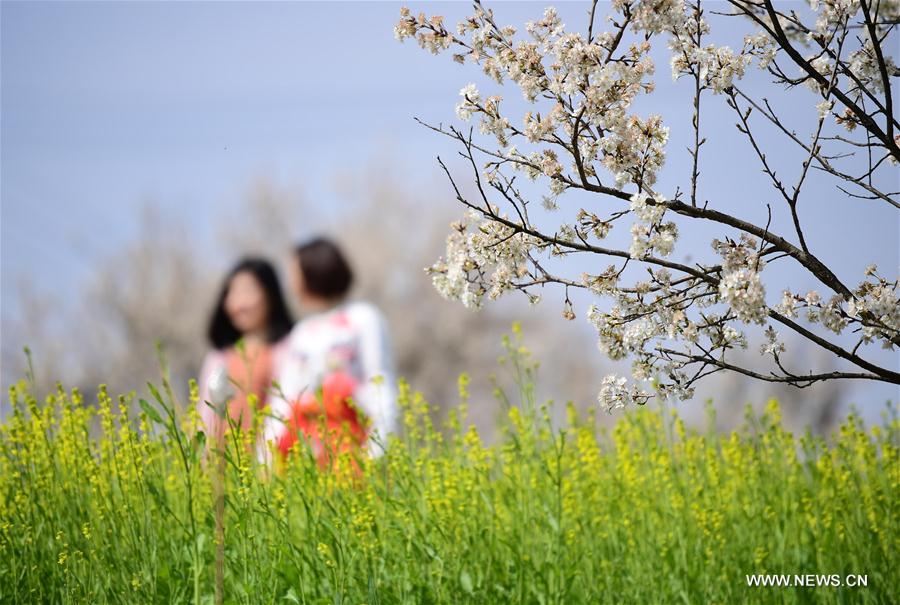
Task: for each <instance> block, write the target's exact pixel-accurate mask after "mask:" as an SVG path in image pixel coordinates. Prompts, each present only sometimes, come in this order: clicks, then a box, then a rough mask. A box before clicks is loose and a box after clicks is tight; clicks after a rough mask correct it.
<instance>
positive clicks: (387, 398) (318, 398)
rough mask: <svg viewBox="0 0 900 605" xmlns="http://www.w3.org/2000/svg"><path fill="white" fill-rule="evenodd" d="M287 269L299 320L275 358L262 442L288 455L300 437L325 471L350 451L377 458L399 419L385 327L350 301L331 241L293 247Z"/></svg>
mask: <svg viewBox="0 0 900 605" xmlns="http://www.w3.org/2000/svg"><path fill="white" fill-rule="evenodd" d="M292 269H293V270H292V273H291V276H292V278H293V290H294V294H295V295H296V297H297V299H298V302H299V303H300V307H301V308H302V310H303V312H304V317H303V319H302V320H301V321H300V322H298V323H297V325H296V326H294V329H293V330H292V331H291V333H290V335H289V336H288V337H287V338H286V339H285V348H284V352H283V354H282V355H281V356H280V357H279V360H278V364H277V367H276V370H275V374H276V378H277V380H278V383H279V385H280V386H281V392H280V393H279V396H277V397H273V398H272V400H271V405H270V407H271V411H272V415H271V417H269V418H267V419H266V424H267V426H266V438H267V439H268V440H269V441H271V442H274V443H275V444H276V445H277V447H278V449H279V450H281V453H282V454H284V455H287V454H288V453H289V451H290V450H291V448H292V447H293V446H294V444H295V443H296V442H297V441H298V440H299V438H300V437H303V439H304V440H305V441H306V442H307V444H308V445H310V446H311V448H312V450H313V453H314V455H315V456H316V458H317V459H318V462H319V464H320V465H321V466H322V467H328V466H329V465H330V462H331V461H332V460H333V459H334V456H335V455H336V454H338V453H340V452H347V451H350V450H355V451H359V450H362V451H364V452H367V453H368V454H369V455H370V456H372V457H377V456H380V455H381V454H383V453H384V445H385V441H386V439H387V437H388V435H389V434H390V433H392V432H394V430H395V424H396V417H397V401H396V393H395V389H394V376H393V363H392V360H391V352H390V342H389V338H388V330H387V322H386V321H385V318H384V316H383V315H382V313H381V312H380V311H379V310H378V309H377V308H376V307H375V306H374V305H372V304H370V303H368V302H364V301H356V300H349V299H348V294H349V292H350V288H351V286H352V284H353V272H352V270H351V268H350V265H349V264H348V263H347V260H346V259H345V258H344V255H343V254H342V252H341V250H340V248H339V247H338V246H337V244H335V243H334V242H332V241H331V240H328V239H325V238H315V239H313V240H311V241H308V242H305V243H303V244H301V245H299V246H297V248H296V249H295V250H294V263H293V267H292ZM282 395H283V396H284V398H282ZM323 428H324V429H325V430H324V432H323V431H322V429H323Z"/></svg>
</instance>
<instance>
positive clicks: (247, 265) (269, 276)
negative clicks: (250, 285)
mask: <svg viewBox="0 0 900 605" xmlns="http://www.w3.org/2000/svg"><path fill="white" fill-rule="evenodd" d="M244 272H247V273H250V274H251V275H253V277H255V278H256V281H257V282H259V285H260V287H261V288H262V289H263V291H264V292H265V295H266V303H267V306H268V322H269V329H268V335H267V336H268V341H269V342H270V343H272V342H278V341H279V340H281V339H282V338H283V337H284V336H286V335H287V333H288V332H290V331H291V328H292V327H293V325H294V322H293V320H292V319H291V314H290V311H288V309H287V305H286V304H285V302H284V296H282V293H281V283H280V282H279V281H278V275H277V274H276V273H275V269H274V268H273V267H272V265H271V263H269V261H267V260H264V259H262V258H253V257H250V258H244V259H242V260H240V261H239V262H238V263H237V264H236V265H235V266H234V267H233V268H232V269H231V271H229V273H228V276H227V277H226V278H225V283H224V284H222V290H221V292H220V293H219V298H218V301H217V302H216V306H215V310H214V311H213V314H212V319H211V320H210V322H209V340H210V342H212V344H213V346H214V347H215V348H217V349H225V348H227V347H230V346H231V345H233V344H234V343H236V342H237V341H238V339H240V337H241V333H240V332H239V331H238V329H237V328H235V327H234V324H233V323H231V318H230V317H228V313H227V312H226V311H225V297H226V296H228V287H229V285H230V284H231V280H232V279H233V278H234V276H235V275H237V274H238V273H244Z"/></svg>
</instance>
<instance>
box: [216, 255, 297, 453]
mask: <svg viewBox="0 0 900 605" xmlns="http://www.w3.org/2000/svg"><path fill="white" fill-rule="evenodd" d="M292 327H293V321H292V320H291V316H290V313H289V312H288V309H287V306H286V305H285V302H284V297H283V295H282V292H281V285H280V283H279V281H278V276H277V275H276V273H275V269H274V268H273V267H272V265H271V264H270V263H269V262H268V261H266V260H263V259H259V258H245V259H243V260H241V261H240V262H239V263H237V265H235V266H234V268H233V269H232V270H231V271H230V272H229V273H228V276H227V277H226V279H225V283H224V284H223V285H222V289H221V292H220V294H219V297H218V300H217V302H216V306H215V309H214V310H213V314H212V318H211V320H210V323H209V340H210V342H211V344H212V346H213V350H211V351H210V352H209V353H208V354H207V355H206V359H205V360H204V362H203V368H202V370H201V372H200V385H199V386H200V400H199V402H198V406H199V412H200V417H201V418H202V420H203V423H204V424H205V425H206V433H207V435H208V437H209V440H208V443H209V444H210V445H211V446H212V445H213V444H218V443H220V442H221V439H222V437H223V436H224V434H225V432H226V431H227V429H228V426H229V425H230V424H232V423H233V424H234V425H235V426H239V427H241V429H242V430H243V431H246V430H248V429H249V428H250V427H251V426H252V425H253V416H254V413H255V412H256V411H257V410H258V409H261V408H262V407H263V406H264V405H265V404H266V399H267V393H268V390H269V386H270V385H271V383H272V373H273V368H274V367H275V364H276V359H277V357H278V355H279V351H280V350H281V348H282V344H281V343H282V341H283V340H284V337H285V336H286V335H287V334H288V333H289V332H290V330H291V328H292ZM222 372H225V373H227V377H228V381H229V382H230V383H231V385H232V387H233V389H232V391H233V396H232V397H231V398H230V400H229V401H228V407H227V410H225V409H216V404H217V403H218V402H215V401H212V399H211V395H214V394H211V393H210V382H211V379H212V378H213V376H214V375H215V374H216V373H222ZM251 395H252V396H254V398H255V399H256V409H251V407H250V405H249V399H250V398H251ZM226 412H227V416H228V418H230V422H229V420H227V419H226V417H225V416H226Z"/></svg>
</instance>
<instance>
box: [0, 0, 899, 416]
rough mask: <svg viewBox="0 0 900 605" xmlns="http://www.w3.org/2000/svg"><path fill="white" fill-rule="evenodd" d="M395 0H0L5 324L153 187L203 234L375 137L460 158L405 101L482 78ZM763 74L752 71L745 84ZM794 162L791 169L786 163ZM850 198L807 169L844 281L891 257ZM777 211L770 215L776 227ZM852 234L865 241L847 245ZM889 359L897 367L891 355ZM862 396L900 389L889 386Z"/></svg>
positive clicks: (892, 222) (423, 101) (436, 9)
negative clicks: (243, 205) (31, 288)
mask: <svg viewBox="0 0 900 605" xmlns="http://www.w3.org/2000/svg"><path fill="white" fill-rule="evenodd" d="M409 4H410V6H411V7H412V8H413V10H426V12H428V13H439V14H444V15H446V16H447V19H448V22H450V23H455V22H456V21H457V20H459V18H461V17H462V16H464V15H466V14H468V12H469V7H468V5H467V4H466V3H451V4H447V3H441V4H437V3H413V2H410V3H409ZM545 4H547V3H544V2H515V3H512V2H510V3H506V2H504V3H500V4H498V5H496V6H495V12H496V13H497V19H498V21H499V22H500V23H501V24H506V23H510V24H515V25H517V26H520V28H521V26H522V25H523V24H524V22H525V21H527V20H530V19H536V18H538V17H539V16H540V14H541V13H542V11H543V8H544V6H545ZM557 5H558V6H559V7H560V12H561V14H562V15H563V18H564V20H565V21H566V22H567V23H569V24H570V25H572V26H576V24H581V23H584V22H585V20H584V16H585V14H586V10H587V6H588V5H587V3H582V2H566V3H557ZM399 7H400V3H393V2H353V3H325V2H296V3H239V2H235V3H224V2H208V3H111V2H110V3H105V2H104V3H82V2H66V3H40V2H27V3H25V2H23V3H20V2H2V4H0V11H2V14H0V18H2V125H0V130H2V133H0V134H2V141H0V147H2V149H0V152H2V174H0V183H2V185H0V186H2V190H0V198H2V200H0V201H2V210H0V270H2V276H0V304H2V307H3V313H2V322H3V326H8V325H11V324H10V322H15V317H16V308H15V300H16V298H17V288H18V280H19V278H20V276H23V275H26V276H28V277H29V278H30V279H32V280H33V281H34V282H35V283H36V285H38V286H39V287H43V288H52V289H53V291H56V292H60V291H65V290H66V289H67V288H74V287H77V286H78V285H79V284H81V283H83V282H84V280H85V279H86V278H87V277H89V276H90V271H91V266H92V263H94V262H95V261H96V259H97V258H100V257H101V256H102V255H103V254H108V253H110V251H113V250H115V249H116V248H117V247H118V246H120V245H121V244H122V243H123V242H126V241H127V239H128V237H129V235H130V234H131V233H133V232H134V229H135V226H136V222H137V220H138V219H139V215H138V209H139V208H140V206H141V204H142V203H144V202H145V201H147V200H152V201H153V203H156V204H159V205H160V206H162V207H164V208H167V209H169V210H171V211H173V212H175V213H176V214H178V215H181V216H183V217H184V218H185V219H186V220H191V221H194V222H195V223H196V224H197V225H198V227H197V228H198V232H200V234H201V236H202V224H203V219H204V217H205V216H207V215H208V214H209V213H210V212H214V211H215V210H216V209H217V208H220V207H222V206H223V205H224V206H229V205H233V204H235V203H236V202H237V200H238V199H240V198H241V196H242V195H243V194H244V193H245V192H246V189H247V187H248V186H249V185H250V184H251V183H252V182H253V181H254V180H255V179H256V178H257V177H259V176H261V175H263V176H268V177H271V178H273V179H274V180H275V181H276V182H279V183H282V184H285V185H288V186H289V185H292V184H295V185H297V186H300V187H302V188H303V189H304V190H305V192H306V193H307V194H308V195H310V196H314V197H315V198H316V199H318V200H321V203H322V204H337V203H338V198H337V197H336V196H335V194H334V192H333V190H332V187H331V182H332V177H333V175H334V174H335V172H337V171H339V170H347V169H353V168H354V166H357V165H358V166H360V168H362V166H363V165H364V164H365V163H366V161H367V160H368V159H370V158H371V157H373V156H374V155H378V154H379V153H382V152H384V151H385V150H389V152H390V155H391V156H392V157H393V158H395V159H396V160H397V161H398V163H399V168H400V169H401V170H403V171H408V172H409V173H410V174H415V175H422V174H431V173H433V172H435V162H434V156H435V155H437V154H441V155H442V156H444V157H447V158H449V157H452V156H453V154H454V153H455V148H454V147H453V146H452V145H450V144H449V142H448V141H446V140H442V139H441V138H440V137H438V136H436V135H434V134H432V133H430V132H429V131H426V130H425V129H424V128H422V127H420V126H418V125H416V124H415V123H414V122H413V120H412V116H413V115H419V116H422V117H424V118H426V119H428V120H430V121H433V122H439V121H442V120H443V121H445V122H447V121H451V120H454V119H455V117H454V115H453V106H454V105H455V103H456V102H457V93H458V91H459V89H460V88H461V86H463V85H464V84H466V83H467V82H469V81H475V82H479V83H482V82H484V80H483V78H481V77H480V74H479V73H478V72H477V71H475V70H474V69H472V68H471V67H461V66H459V65H456V64H455V63H453V62H452V61H451V60H450V58H449V56H441V57H433V56H431V55H429V54H428V53H426V52H424V51H421V50H420V49H418V48H417V47H416V45H415V43H414V42H412V41H407V42H406V43H405V44H399V43H398V42H396V41H395V40H394V38H393V34H392V29H393V24H394V22H395V21H396V19H397V14H398V10H399ZM740 27H741V26H740V24H736V23H733V22H729V24H727V25H726V26H725V30H724V35H723V36H722V38H723V40H725V39H728V38H729V36H731V41H732V43H734V40H735V38H734V34H735V32H737V31H739V32H740V33H742V32H743V30H742V29H740ZM737 40H740V38H739V37H738V38H737ZM655 53H656V56H657V58H658V67H657V76H656V80H657V83H658V88H659V94H658V95H655V96H654V97H653V98H652V99H650V100H644V101H642V102H641V104H640V105H639V106H638V108H639V110H640V111H642V112H650V111H656V112H661V113H663V114H664V116H665V117H666V120H667V123H668V124H669V125H670V126H671V129H672V131H671V138H670V144H669V148H668V149H669V151H668V162H667V169H666V172H664V174H663V175H662V176H661V179H660V188H661V189H662V190H664V191H665V190H666V189H667V188H668V189H674V185H675V184H681V185H682V188H684V186H686V180H685V179H684V178H683V175H684V174H685V171H684V169H685V168H686V166H687V162H688V157H687V153H686V152H684V148H685V146H686V145H687V144H688V143H689V141H690V139H691V137H692V133H691V130H690V122H689V120H690V107H689V104H688V103H687V102H685V97H684V95H685V94H686V93H689V90H688V89H689V87H690V86H689V84H688V83H687V82H679V83H673V82H672V81H671V78H670V76H669V67H668V61H667V52H666V50H665V49H664V48H662V47H660V48H657V49H656V51H655ZM764 84H765V78H764V77H763V76H761V75H759V74H754V75H752V76H751V77H750V78H748V80H747V81H746V82H745V83H744V84H743V86H744V87H745V88H748V89H750V90H753V89H754V87H755V86H762V85H764ZM485 90H487V91H490V89H489V88H485ZM491 92H492V91H491ZM505 94H506V95H507V97H508V99H509V100H508V101H505V103H506V104H507V106H508V107H510V108H511V109H513V110H515V109H519V108H521V107H522V105H523V104H522V103H521V101H520V99H519V97H520V95H519V93H518V92H517V91H515V90H512V89H510V90H507V91H506V93H505ZM775 94H776V97H775V101H776V102H777V107H778V108H779V110H780V111H781V112H782V115H783V116H785V117H786V118H788V119H795V120H799V121H798V122H797V123H798V124H799V125H800V126H801V128H800V131H801V132H802V131H804V130H805V129H806V128H807V127H808V126H809V125H810V124H811V121H810V120H811V119H812V116H811V114H810V108H811V107H812V105H813V104H814V103H815V100H814V99H813V97H812V95H810V94H809V93H807V92H806V91H805V90H797V91H793V92H791V93H790V94H781V95H778V93H775ZM675 99H680V101H676V100H675ZM718 101H719V100H715V101H710V103H709V104H708V108H709V110H708V112H707V113H705V114H704V124H705V125H706V127H707V130H706V133H707V134H708V135H709V136H710V138H711V139H713V138H715V137H716V135H718V134H721V133H724V132H728V133H732V134H734V126H733V123H734V121H735V118H734V116H733V114H730V113H729V112H728V110H726V109H725V108H724V106H723V105H722V104H721V103H719V102H718ZM515 113H516V112H513V115H515ZM761 133H762V135H763V136H764V138H765V137H771V136H772V133H771V132H770V131H769V132H768V134H766V133H767V131H766V130H762V131H761ZM734 140H738V139H734V138H732V139H730V141H734ZM776 141H777V142H776ZM765 142H766V143H768V144H769V153H770V157H771V158H772V159H773V160H774V161H776V162H777V161H779V160H789V159H793V160H796V157H797V156H796V154H795V153H794V150H793V149H791V148H790V147H789V146H788V145H786V144H785V143H784V140H783V139H780V138H779V139H774V138H772V139H769V138H766V139H765ZM717 145H718V146H717ZM704 153H705V156H704V159H705V162H704V174H703V179H704V180H703V188H702V191H701V193H703V194H704V197H707V198H709V199H710V200H714V201H715V204H717V205H718V206H719V207H721V208H723V209H726V210H732V211H735V212H737V213H738V214H740V215H742V216H744V217H746V218H749V219H752V220H754V221H756V222H765V218H764V217H765V215H764V210H761V208H764V204H760V202H759V201H758V200H765V201H770V202H772V203H773V205H775V206H776V207H778V202H779V198H778V197H777V196H776V195H775V193H774V191H773V190H772V189H771V187H770V185H768V183H767V182H766V181H765V180H764V179H761V178H760V177H759V172H758V165H757V162H756V160H755V158H754V157H753V156H752V155H751V154H750V153H749V150H748V149H747V148H746V147H743V148H742V147H740V146H735V145H733V144H732V143H731V142H729V140H728V139H726V140H724V141H722V142H720V143H718V144H717V143H716V142H715V141H712V142H711V144H710V146H709V147H707V148H705V152H704ZM788 165H789V166H792V168H790V169H789V170H787V171H786V173H787V175H790V174H792V171H793V170H794V168H793V167H794V166H796V163H794V164H788ZM460 178H461V180H465V178H466V175H465V174H464V173H462V174H461V176H460ZM889 178H890V177H889ZM786 180H787V181H788V182H792V180H793V178H792V177H788V178H787V179H786ZM894 180H896V174H895V175H894ZM448 193H449V192H448ZM447 199H448V202H447V203H452V200H451V199H450V197H449V195H448V197H447ZM847 208H848V203H847V202H846V200H843V199H842V198H841V197H840V196H837V195H835V190H834V189H833V187H831V186H830V185H828V184H827V183H825V182H824V181H823V180H821V179H817V178H814V179H813V181H812V182H811V183H810V185H809V188H808V190H807V191H806V192H805V194H804V199H803V201H802V203H801V215H802V216H803V217H804V218H805V219H806V220H807V221H808V224H809V227H808V235H809V239H810V245H811V246H812V247H813V249H814V250H815V251H817V252H818V253H819V254H821V256H822V257H824V258H825V259H827V260H829V261H831V262H833V263H835V265H836V266H837V268H838V270H839V271H840V272H843V273H842V274H843V275H845V276H846V277H845V281H847V282H849V283H855V282H856V281H857V279H858V276H859V275H860V273H861V271H862V268H863V267H864V266H865V265H866V264H867V263H868V262H871V261H873V260H875V261H878V262H880V263H881V264H882V266H883V267H884V268H885V270H887V271H888V272H890V273H891V274H893V272H894V271H895V270H896V268H897V266H898V264H900V259H898V255H900V252H898V216H897V213H896V212H894V211H889V210H887V209H886V208H885V207H884V205H877V204H872V203H867V202H858V206H856V207H855V208H854V209H853V210H852V211H848V210H847ZM861 208H865V211H860V210H859V209H861ZM781 221H782V217H781V216H780V215H777V214H776V217H775V223H774V224H775V225H776V226H779V225H780V224H782V223H781ZM854 232H855V233H857V234H858V235H859V237H858V239H857V240H856V241H848V240H847V237H846V235H847V233H854ZM685 239H686V240H688V241H683V242H682V243H681V244H680V248H679V250H680V251H681V255H682V257H683V256H684V254H685V253H687V251H688V250H689V249H690V248H692V247H694V248H698V249H699V250H700V251H701V252H700V254H703V255H706V254H707V253H708V244H707V242H708V239H709V238H708V237H706V234H705V233H704V232H703V231H702V230H696V231H687V232H686V233H685ZM693 239H696V240H698V241H697V244H696V246H694V245H693V243H692V242H691V241H690V240H693ZM863 249H865V250H867V253H866V254H861V253H860V250H863ZM800 279H805V278H800ZM806 285H807V284H806V283H805V282H803V281H800V282H798V283H796V284H795V286H796V288H797V289H800V288H802V287H805V286H806ZM881 359H882V360H883V361H884V360H886V362H889V363H893V364H894V365H896V362H897V357H896V355H895V356H893V358H891V357H887V358H885V357H881ZM857 394H858V393H857ZM870 394H872V395H874V397H875V398H876V399H881V400H883V399H884V398H886V397H890V396H893V397H894V398H896V389H890V388H883V389H882V388H878V389H875V390H874V391H872V392H871V393H870Z"/></svg>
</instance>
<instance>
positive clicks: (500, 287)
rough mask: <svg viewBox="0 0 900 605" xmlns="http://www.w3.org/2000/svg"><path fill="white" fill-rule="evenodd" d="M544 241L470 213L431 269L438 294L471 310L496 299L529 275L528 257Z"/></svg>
mask: <svg viewBox="0 0 900 605" xmlns="http://www.w3.org/2000/svg"><path fill="white" fill-rule="evenodd" d="M541 244H542V242H541V241H540V240H538V239H537V238H535V237H533V236H530V235H528V234H526V233H522V232H520V231H517V230H515V229H514V228H512V227H508V226H506V225H504V224H502V223H499V222H497V221H494V220H491V219H489V218H483V217H481V215H479V213H478V212H476V211H474V210H470V211H469V212H467V213H466V217H465V219H464V220H463V221H459V222H456V223H454V224H453V228H452V230H451V233H450V235H449V236H448V237H447V247H446V253H445V256H444V257H443V258H442V259H440V260H439V261H438V262H436V263H435V264H434V265H432V266H431V267H429V268H428V272H429V273H431V275H432V281H433V282H434V286H435V288H436V289H437V291H438V292H439V293H440V294H441V296H443V297H444V298H446V299H448V300H458V301H460V302H461V303H462V304H463V305H465V306H466V307H468V308H478V307H481V305H482V303H483V299H484V296H485V295H487V296H488V298H489V299H491V300H496V299H497V298H499V297H500V296H502V295H503V293H504V292H506V291H508V290H512V289H515V288H516V281H517V280H519V279H521V278H523V277H525V276H527V275H528V254H529V252H530V251H531V250H532V249H533V248H535V247H539V246H541Z"/></svg>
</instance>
